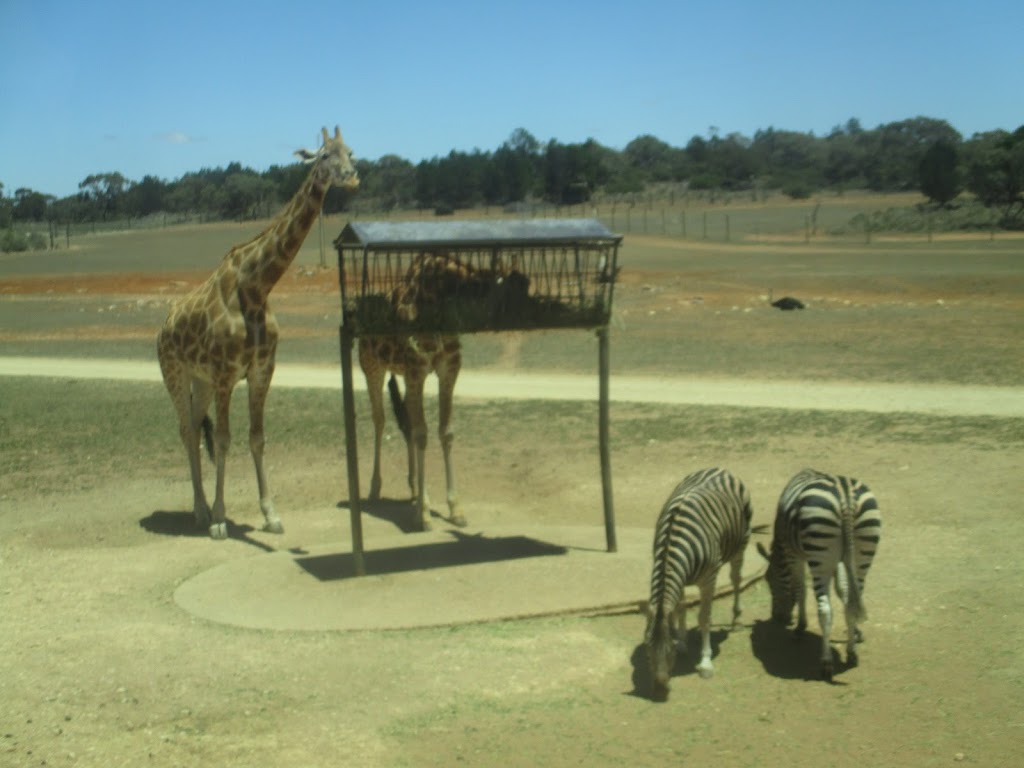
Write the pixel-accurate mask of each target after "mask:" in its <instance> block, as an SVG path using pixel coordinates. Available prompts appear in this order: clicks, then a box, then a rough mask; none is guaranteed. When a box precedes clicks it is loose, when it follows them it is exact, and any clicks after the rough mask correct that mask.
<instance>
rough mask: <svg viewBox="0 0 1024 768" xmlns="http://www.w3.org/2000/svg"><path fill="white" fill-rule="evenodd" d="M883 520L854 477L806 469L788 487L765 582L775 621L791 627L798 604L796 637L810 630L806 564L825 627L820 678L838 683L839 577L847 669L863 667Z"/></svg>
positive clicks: (869, 494)
mask: <svg viewBox="0 0 1024 768" xmlns="http://www.w3.org/2000/svg"><path fill="white" fill-rule="evenodd" d="M881 526H882V518H881V515H880V513H879V511H878V502H877V501H876V500H875V495H874V494H873V493H872V492H871V490H870V489H869V488H868V487H867V486H866V485H864V483H862V482H860V481H858V480H855V479H853V478H850V477H840V476H838V475H826V474H825V473H823V472H818V471H816V470H813V469H805V470H803V471H802V472H799V473H797V475H796V476H795V477H794V478H793V479H792V480H790V481H789V484H788V485H787V486H786V487H785V489H784V490H783V491H782V496H781V497H780V498H779V507H778V511H777V513H776V516H775V533H774V536H773V540H772V550H771V554H770V555H769V554H768V552H766V551H765V549H764V547H763V546H761V545H760V544H758V551H759V552H760V553H761V554H762V555H764V557H766V558H768V572H767V573H766V574H765V578H766V579H767V581H768V586H769V587H770V588H771V593H772V618H773V619H775V620H777V621H781V622H783V623H785V624H789V623H790V622H791V621H792V620H793V604H794V603H796V605H797V609H798V612H799V619H798V621H797V625H796V631H797V634H800V633H801V632H803V631H804V629H806V628H807V613H806V609H805V606H804V602H805V597H806V593H807V588H806V585H805V583H804V561H807V565H808V567H809V568H810V571H811V578H812V579H813V582H814V595H815V598H816V600H817V603H818V623H819V625H820V627H821V674H822V677H823V678H824V679H825V680H829V681H831V680H832V649H831V647H830V645H829V635H830V634H831V632H832V604H831V602H830V601H829V595H828V588H829V583H830V582H831V580H832V574H833V573H834V574H835V575H836V592H837V593H838V594H839V597H840V599H841V600H842V601H843V603H844V605H845V608H846V627H847V640H846V663H847V664H848V665H849V666H856V664H857V652H856V650H855V648H854V646H855V644H856V643H857V642H859V641H860V640H862V639H863V636H862V635H861V634H860V631H859V630H858V628H857V624H858V623H859V622H861V621H863V620H865V619H866V618H867V612H866V611H865V609H864V603H863V602H862V595H863V593H864V579H865V578H866V577H867V575H868V569H869V568H871V560H872V558H874V556H875V551H876V550H877V549H878V542H879V538H880V535H881Z"/></svg>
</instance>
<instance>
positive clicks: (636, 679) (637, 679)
mask: <svg viewBox="0 0 1024 768" xmlns="http://www.w3.org/2000/svg"><path fill="white" fill-rule="evenodd" d="M641 628H642V627H641ZM729 634H730V632H729V630H726V629H712V630H711V660H712V661H714V660H715V659H717V658H718V655H719V653H721V648H722V643H724V642H725V641H726V640H728V639H729ZM700 649H701V639H700V629H699V628H697V627H692V628H690V629H688V630H687V631H686V652H685V653H683V652H681V651H680V652H678V653H677V654H676V663H675V665H674V666H673V667H672V680H675V678H678V677H690V676H693V677H695V678H696V679H697V680H700V677H699V676H698V675H697V662H698V661H699V660H700ZM629 661H630V663H631V664H632V665H633V690H632V691H629V693H628V695H630V696H637V697H640V698H643V699H651V701H657V700H656V699H654V698H652V695H651V692H652V691H653V688H654V686H653V681H652V679H651V669H650V665H649V664H648V662H647V648H646V647H645V646H644V644H643V643H640V644H639V645H638V646H637V647H636V648H634V649H633V655H632V656H630V657H629Z"/></svg>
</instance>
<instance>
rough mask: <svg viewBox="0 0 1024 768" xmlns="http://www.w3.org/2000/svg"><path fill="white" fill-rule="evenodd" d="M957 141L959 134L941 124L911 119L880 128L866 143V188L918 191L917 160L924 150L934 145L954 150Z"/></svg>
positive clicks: (958, 141)
mask: <svg viewBox="0 0 1024 768" xmlns="http://www.w3.org/2000/svg"><path fill="white" fill-rule="evenodd" d="M961 141H962V137H961V136H960V133H959V132H958V131H957V130H956V129H955V128H953V127H952V126H951V125H950V124H949V123H947V122H946V121H945V120H936V119H934V118H930V117H915V118H912V119H910V120H900V121H898V122H895V123H888V124H886V125H881V126H879V127H878V129H876V130H875V131H873V132H871V133H870V134H869V140H868V141H867V147H866V148H867V153H866V155H865V177H866V181H867V184H868V187H869V188H870V189H873V190H875V191H878V192H897V191H903V190H911V189H918V188H919V182H918V179H919V171H920V167H921V160H922V158H923V157H924V153H925V152H926V151H927V150H928V147H930V146H932V145H933V144H936V143H938V142H946V143H948V144H950V145H952V146H954V147H956V146H959V145H960V143H961Z"/></svg>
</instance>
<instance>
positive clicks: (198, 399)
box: [182, 379, 213, 527]
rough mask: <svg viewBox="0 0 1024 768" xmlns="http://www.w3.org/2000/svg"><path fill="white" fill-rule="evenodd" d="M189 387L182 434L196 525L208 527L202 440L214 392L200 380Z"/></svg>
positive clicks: (208, 507)
mask: <svg viewBox="0 0 1024 768" xmlns="http://www.w3.org/2000/svg"><path fill="white" fill-rule="evenodd" d="M187 386H188V387H189V388H190V390H191V393H190V395H189V396H188V400H189V402H188V404H187V408H188V415H187V417H186V420H187V427H186V428H185V429H184V430H183V432H182V439H183V440H186V443H185V447H186V448H187V449H188V461H189V469H190V471H191V474H192V496H193V502H192V514H193V515H194V516H195V519H196V525H199V526H202V527H206V526H208V525H209V524H210V518H211V515H212V512H211V510H210V504H209V502H208V501H207V500H206V492H205V491H204V490H203V470H202V457H201V455H200V454H201V452H202V451H201V449H200V440H201V439H202V425H203V420H204V419H205V418H206V417H207V412H208V411H209V410H210V403H211V402H212V400H213V390H212V389H211V388H210V385H209V384H207V383H206V382H203V381H200V380H199V379H192V380H191V382H190V384H189V385H187ZM186 435H187V437H186Z"/></svg>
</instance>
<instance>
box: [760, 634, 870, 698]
mask: <svg viewBox="0 0 1024 768" xmlns="http://www.w3.org/2000/svg"><path fill="white" fill-rule="evenodd" d="M750 646H751V650H753V652H754V656H755V657H756V658H757V659H758V661H760V662H761V665H762V666H763V667H764V671H765V672H767V673H768V674H769V675H772V676H773V677H780V678H783V679H785V680H808V681H810V680H821V635H819V634H816V633H814V632H808V631H806V630H805V631H804V632H803V633H801V634H799V635H797V634H796V633H795V632H794V631H793V630H792V629H791V628H788V627H784V626H783V625H782V624H780V623H779V622H777V621H774V620H771V619H763V620H759V621H755V622H754V627H753V629H752V630H751V632H750ZM830 650H831V652H832V669H833V676H835V675H840V674H842V673H843V672H845V671H846V670H847V669H850V665H849V664H847V663H846V662H844V661H843V660H842V659H841V658H840V657H839V652H838V651H837V650H836V649H835V648H832V649H830ZM832 682H833V684H835V685H844V683H841V682H839V681H837V680H835V679H833V681H832Z"/></svg>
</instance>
